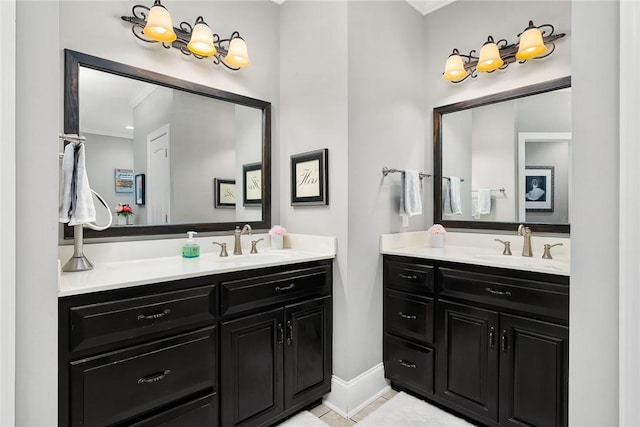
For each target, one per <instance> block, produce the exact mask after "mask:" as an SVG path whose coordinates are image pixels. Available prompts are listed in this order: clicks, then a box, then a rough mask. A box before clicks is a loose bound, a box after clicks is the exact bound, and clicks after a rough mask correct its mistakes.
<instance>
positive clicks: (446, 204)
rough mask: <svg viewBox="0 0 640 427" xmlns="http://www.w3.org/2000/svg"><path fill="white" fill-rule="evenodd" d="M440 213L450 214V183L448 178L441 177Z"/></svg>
mask: <svg viewBox="0 0 640 427" xmlns="http://www.w3.org/2000/svg"><path fill="white" fill-rule="evenodd" d="M442 213H443V214H444V215H451V214H452V213H453V212H451V185H450V184H449V179H448V178H442Z"/></svg>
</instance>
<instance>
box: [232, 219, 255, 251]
mask: <svg viewBox="0 0 640 427" xmlns="http://www.w3.org/2000/svg"><path fill="white" fill-rule="evenodd" d="M243 234H251V226H250V225H249V224H245V225H244V227H242V230H240V226H239V225H237V226H236V229H235V230H234V231H233V238H234V241H233V254H234V255H242V240H241V239H240V237H241V236H242V235H243Z"/></svg>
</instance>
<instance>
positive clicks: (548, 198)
mask: <svg viewBox="0 0 640 427" xmlns="http://www.w3.org/2000/svg"><path fill="white" fill-rule="evenodd" d="M554 175H555V168H554V167H553V166H525V172H524V185H525V188H523V195H522V197H524V200H525V202H524V205H525V210H526V211H527V212H553V210H554V206H553V201H554V199H555V194H554V193H555V187H554V185H555V183H554V178H555V176H554Z"/></svg>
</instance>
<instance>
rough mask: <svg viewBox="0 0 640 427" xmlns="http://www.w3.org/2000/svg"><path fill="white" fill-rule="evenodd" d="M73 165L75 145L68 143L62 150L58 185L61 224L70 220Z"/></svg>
mask: <svg viewBox="0 0 640 427" xmlns="http://www.w3.org/2000/svg"><path fill="white" fill-rule="evenodd" d="M74 164H75V144H73V143H69V144H67V145H66V147H65V148H64V155H63V156H62V183H61V184H60V207H59V209H58V220H59V221H60V222H63V223H67V222H69V218H71V195H72V193H73V191H74V190H75V185H74V184H72V183H73V169H74ZM72 187H73V188H72Z"/></svg>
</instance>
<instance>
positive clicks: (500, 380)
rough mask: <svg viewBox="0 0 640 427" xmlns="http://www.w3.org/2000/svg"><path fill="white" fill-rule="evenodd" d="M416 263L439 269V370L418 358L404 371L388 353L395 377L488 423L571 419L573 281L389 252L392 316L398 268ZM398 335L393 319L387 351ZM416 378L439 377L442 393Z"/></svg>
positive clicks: (557, 425) (436, 383) (388, 369)
mask: <svg viewBox="0 0 640 427" xmlns="http://www.w3.org/2000/svg"><path fill="white" fill-rule="evenodd" d="M412 263H413V265H414V266H415V267H416V268H418V267H419V268H422V269H424V268H426V267H430V268H432V269H433V271H434V277H435V288H436V292H435V295H434V298H435V319H434V324H435V335H434V341H433V343H432V344H431V346H429V348H430V349H431V348H432V349H433V351H434V352H435V353H436V357H435V364H434V366H435V367H434V368H431V367H429V366H427V367H425V366H426V365H425V363H424V362H421V363H412V364H411V365H409V368H408V369H407V370H408V371H413V374H407V375H406V376H405V377H401V376H398V375H397V373H396V370H397V367H396V362H395V361H394V360H393V359H392V358H387V357H386V356H385V374H386V376H387V378H389V379H390V380H391V381H392V384H393V385H394V386H396V387H397V388H401V389H407V390H410V391H413V392H415V393H417V394H419V395H421V396H423V397H425V398H427V399H431V400H433V401H435V402H437V403H439V404H441V405H443V406H446V407H449V408H451V409H452V410H453V411H455V412H458V413H460V414H463V415H465V416H467V417H469V418H472V419H474V420H476V421H478V422H481V423H483V424H485V425H489V426H541V427H542V426H544V427H547V426H551V427H563V426H567V424H568V422H567V421H568V420H567V408H568V367H569V358H568V351H569V345H568V336H569V334H568V311H569V280H568V278H567V277H564V276H554V275H547V274H541V273H529V272H523V271H516V270H507V269H496V268H490V267H482V266H471V265H464V264H454V263H447V262H437V261H428V262H425V260H421V259H415V260H413V259H411V258H404V257H395V256H385V261H384V268H385V272H384V280H385V284H384V287H385V319H386V318H387V316H394V314H395V311H396V310H395V308H394V302H393V299H392V298H390V297H391V296H392V295H391V294H390V293H389V290H388V288H389V286H393V285H390V283H389V282H390V281H393V276H394V273H393V272H394V271H395V270H396V269H397V267H398V266H403V265H404V266H406V265H408V264H412ZM427 264H428V265H427ZM422 298H423V297H422V296H419V295H416V296H415V297H414V299H415V301H417V303H418V304H419V303H421V302H422ZM390 309H392V310H390ZM390 334H395V333H394V331H393V327H390V326H389V323H388V322H386V321H385V353H387V352H388V350H387V348H388V347H389V348H393V344H390V343H391V342H390V341H389V338H388V337H389V336H390ZM407 337H408V338H410V341H409V342H407V343H406V345H411V346H420V345H421V344H422V342H421V341H419V340H417V339H416V337H411V336H410V335H407ZM418 348H419V347H418ZM417 360H419V359H417ZM421 365H422V366H421ZM432 369H433V370H434V372H435V374H434V375H433V376H432V375H431V372H432ZM418 378H422V381H428V380H430V379H431V378H433V383H432V384H433V387H434V391H429V390H428V389H426V388H425V387H424V386H422V388H420V387H416V383H415V382H416V380H417V379H418Z"/></svg>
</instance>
